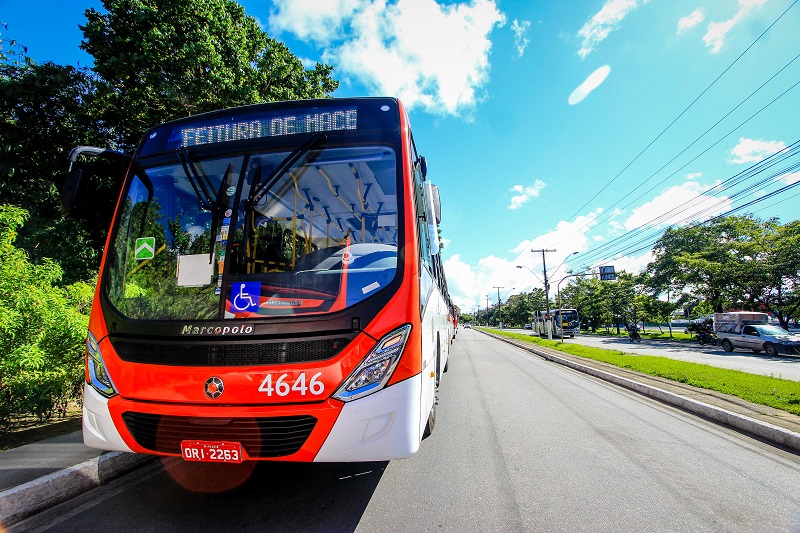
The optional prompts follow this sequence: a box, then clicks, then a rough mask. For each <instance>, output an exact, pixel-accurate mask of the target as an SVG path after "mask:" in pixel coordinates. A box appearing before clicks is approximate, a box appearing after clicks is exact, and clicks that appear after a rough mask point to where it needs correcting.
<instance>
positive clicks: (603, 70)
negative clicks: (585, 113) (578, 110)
mask: <svg viewBox="0 0 800 533" xmlns="http://www.w3.org/2000/svg"><path fill="white" fill-rule="evenodd" d="M610 72H611V67H609V66H608V65H605V66H602V67H600V68H599V69H597V70H595V71H594V72H592V73H591V74H589V77H588V78H586V80H584V82H583V83H581V84H580V85H579V86H578V88H577V89H575V90H574V91H572V94H570V95H569V98H568V99H567V102H569V105H575V104H577V103H579V102H581V101H583V99H584V98H586V97H587V96H589V93H591V92H592V91H594V90H595V89H597V88H598V87H600V85H601V84H602V83H603V82H604V81H606V78H607V77H608V74H609V73H610Z"/></svg>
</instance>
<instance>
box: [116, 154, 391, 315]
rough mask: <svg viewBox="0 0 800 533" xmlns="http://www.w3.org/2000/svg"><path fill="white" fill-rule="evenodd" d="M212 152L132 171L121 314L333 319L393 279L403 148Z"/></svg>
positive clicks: (119, 277) (119, 273) (119, 260)
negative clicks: (321, 315)
mask: <svg viewBox="0 0 800 533" xmlns="http://www.w3.org/2000/svg"><path fill="white" fill-rule="evenodd" d="M300 144H302V141H301V142H300V143H298V145H300ZM312 144H313V143H312ZM262 146H263V145H262ZM309 146H311V145H310V144H309ZM211 153H212V155H208V154H209V152H208V151H206V152H205V153H204V155H203V156H202V157H200V156H198V155H196V154H195V155H192V154H190V153H188V151H186V150H185V149H182V150H180V151H179V150H176V153H175V158H174V161H171V162H169V163H166V164H165V163H163V158H162V159H161V160H160V161H162V162H161V163H160V164H157V165H153V166H141V164H140V166H135V167H134V171H133V172H134V174H133V176H132V177H131V179H130V180H129V184H128V187H127V189H126V192H125V195H124V196H123V200H122V204H121V206H120V212H119V213H118V217H117V220H118V222H117V224H118V226H117V228H116V229H115V231H114V235H113V241H112V243H111V249H110V250H109V256H108V260H107V262H108V264H107V266H108V268H107V270H106V274H105V277H104V280H103V288H104V292H105V294H106V296H107V298H108V300H109V301H110V302H111V303H112V304H113V305H114V307H116V309H117V310H118V311H119V312H121V313H122V314H123V315H125V316H126V317H128V318H131V319H140V320H198V319H218V318H229V319H233V318H235V319H248V318H258V317H265V316H286V315H299V314H311V313H323V312H332V311H337V310H340V309H343V308H346V307H349V306H351V305H354V304H355V303H358V302H359V301H362V300H364V299H365V298H368V297H370V296H372V295H373V294H376V293H377V292H378V291H380V290H381V289H383V288H385V287H386V286H387V285H388V284H389V283H390V282H391V281H392V280H393V279H394V278H395V276H396V274H397V256H398V242H399V241H398V238H399V237H398V231H399V230H400V228H399V225H398V200H397V190H398V177H397V176H398V175H397V157H396V155H395V151H394V149H393V148H391V147H389V146H384V145H358V146H346V147H341V146H338V147H337V146H333V147H329V146H328V145H327V144H325V143H317V144H316V145H314V146H313V149H308V150H305V151H304V152H303V153H299V152H296V151H294V150H293V149H291V148H289V149H286V148H285V147H283V148H282V149H280V150H272V151H270V150H264V149H263V148H262V149H261V151H258V152H243V153H238V154H231V153H230V150H228V151H226V152H225V155H224V157H221V156H219V155H213V152H211Z"/></svg>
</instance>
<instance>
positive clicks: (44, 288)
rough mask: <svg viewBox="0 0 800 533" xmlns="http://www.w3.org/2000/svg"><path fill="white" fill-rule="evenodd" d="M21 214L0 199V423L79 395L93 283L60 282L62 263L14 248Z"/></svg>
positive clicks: (47, 413)
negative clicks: (38, 258)
mask: <svg viewBox="0 0 800 533" xmlns="http://www.w3.org/2000/svg"><path fill="white" fill-rule="evenodd" d="M27 217H28V213H27V212H26V211H25V210H23V209H20V208H17V207H13V206H8V205H0V427H7V426H8V425H9V424H11V422H12V421H13V420H14V419H15V418H18V417H22V416H36V417H38V418H40V419H48V418H50V417H51V416H52V415H53V414H63V413H64V412H65V411H66V407H67V404H68V403H69V401H71V400H73V399H79V398H80V391H81V386H82V382H83V353H84V345H85V339H86V330H87V328H88V323H89V317H88V311H89V305H90V304H91V297H92V288H91V286H90V285H89V284H87V283H83V282H78V283H75V284H73V285H70V286H68V287H65V288H62V287H59V286H58V285H57V283H58V282H59V281H60V280H61V275H62V271H61V267H60V266H59V265H58V264H57V263H55V262H53V261H51V260H49V259H45V260H43V261H42V262H41V263H40V264H32V263H31V262H30V260H29V258H28V256H27V255H26V253H25V252H24V251H23V250H20V249H18V248H16V247H15V246H14V240H15V239H16V235H17V230H18V229H19V228H20V227H21V226H22V225H23V223H24V222H25V220H26V219H27Z"/></svg>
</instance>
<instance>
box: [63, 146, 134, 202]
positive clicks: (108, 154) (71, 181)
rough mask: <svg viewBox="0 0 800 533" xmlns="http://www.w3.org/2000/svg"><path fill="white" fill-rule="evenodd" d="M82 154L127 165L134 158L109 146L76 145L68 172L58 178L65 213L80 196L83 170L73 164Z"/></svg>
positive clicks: (69, 159)
mask: <svg viewBox="0 0 800 533" xmlns="http://www.w3.org/2000/svg"><path fill="white" fill-rule="evenodd" d="M81 154H86V155H90V156H93V157H96V156H101V157H105V158H107V159H110V160H115V161H119V162H122V163H125V164H126V165H127V164H130V162H131V159H132V158H131V156H129V155H128V154H123V153H122V152H117V151H115V150H109V149H108V148H98V147H96V146H76V147H75V148H73V149H72V150H70V152H69V156H68V157H67V161H68V162H69V167H67V174H66V175H65V176H64V177H62V178H59V179H58V181H59V182H60V184H59V183H57V185H59V189H60V190H61V208H62V209H63V210H64V212H65V213H66V212H67V211H70V210H71V209H72V208H73V207H75V199H76V198H77V196H78V187H79V186H80V183H81V174H82V173H83V171H82V169H80V168H74V167H73V164H74V163H75V160H76V159H78V156H79V155H81Z"/></svg>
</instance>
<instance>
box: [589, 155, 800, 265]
mask: <svg viewBox="0 0 800 533" xmlns="http://www.w3.org/2000/svg"><path fill="white" fill-rule="evenodd" d="M798 143H800V141H797V142H796V143H794V145H793V147H795V150H793V151H792V155H796V154H797V153H798V150H797V146H798ZM784 159H785V158H784ZM765 161H766V160H765ZM761 163H764V162H761ZM761 163H757V164H756V165H753V167H751V169H752V168H754V167H756V166H758V165H761ZM761 166H762V167H763V168H760V169H759V170H757V171H755V172H754V175H757V174H760V173H762V172H765V171H766V170H767V169H768V168H770V167H772V166H774V163H773V164H769V165H761ZM798 169H800V162H796V163H793V164H790V165H789V166H787V167H784V168H782V169H780V170H778V171H776V172H774V173H772V174H771V175H769V176H767V177H765V178H762V179H761V180H760V181H758V182H756V183H754V184H751V185H748V186H746V187H745V188H744V189H742V190H739V191H737V192H735V193H733V194H732V195H731V196H730V198H729V200H735V199H737V198H740V197H742V196H744V195H745V194H747V193H750V192H752V191H753V190H754V189H757V188H758V187H760V186H762V185H765V184H766V183H769V182H774V181H775V180H776V179H777V178H778V177H780V176H783V175H786V174H788V173H792V172H794V171H797V170H798ZM797 185H800V181H796V182H794V183H790V184H787V185H785V186H783V187H780V188H779V189H776V190H774V191H772V192H769V193H767V194H765V195H763V196H761V197H759V198H756V199H754V200H751V201H749V202H746V203H744V204H742V205H738V206H735V207H732V208H731V209H729V210H727V211H725V212H723V213H719V214H716V215H715V216H713V217H712V218H709V219H706V220H704V221H702V222H697V223H695V224H694V225H692V226H690V227H695V226H697V225H700V224H703V223H708V222H710V221H713V220H717V219H719V218H721V217H724V216H727V215H730V214H732V213H735V212H737V211H741V210H742V209H745V208H747V207H750V206H752V205H755V204H758V203H760V202H763V201H765V200H767V199H769V198H772V197H774V196H777V195H779V194H783V193H785V192H786V191H789V190H791V189H792V188H794V187H795V186H797ZM727 188H730V187H727ZM727 188H722V189H721V190H720V191H717V192H715V194H719V193H720V192H723V191H724V190H726V189H727ZM718 205H719V204H716V205H714V206H711V207H709V208H706V209H704V210H701V211H696V212H694V213H692V214H691V215H690V216H688V217H685V218H684V219H681V220H679V221H676V222H675V223H673V224H670V225H668V226H667V228H665V229H663V230H662V229H655V228H652V226H650V229H649V230H645V229H641V228H642V227H643V226H644V225H643V226H640V228H637V229H636V230H631V231H629V232H628V233H626V234H625V235H623V236H621V237H620V238H618V239H615V241H617V242H616V244H617V245H620V246H618V247H617V248H614V247H613V246H605V245H604V246H602V247H600V248H598V249H595V250H592V251H591V252H588V253H587V254H585V255H584V257H583V258H582V259H583V260H584V261H587V263H591V262H595V261H598V260H600V258H603V259H607V258H608V257H611V256H618V255H629V254H635V253H639V252H642V251H644V250H647V249H648V248H652V245H653V244H654V243H655V242H656V241H657V240H658V238H659V236H660V235H662V234H663V232H664V231H665V230H666V229H669V228H672V227H674V226H676V225H680V224H681V223H685V222H687V221H688V220H691V219H696V218H697V217H698V215H700V216H702V215H705V214H711V212H713V210H714V209H716V208H717V207H718ZM637 237H641V238H639V239H638V240H636V241H635V242H633V243H629V244H627V245H623V243H624V242H625V241H627V240H630V239H632V238H637ZM609 244H611V243H609ZM587 266H588V265H587Z"/></svg>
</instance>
